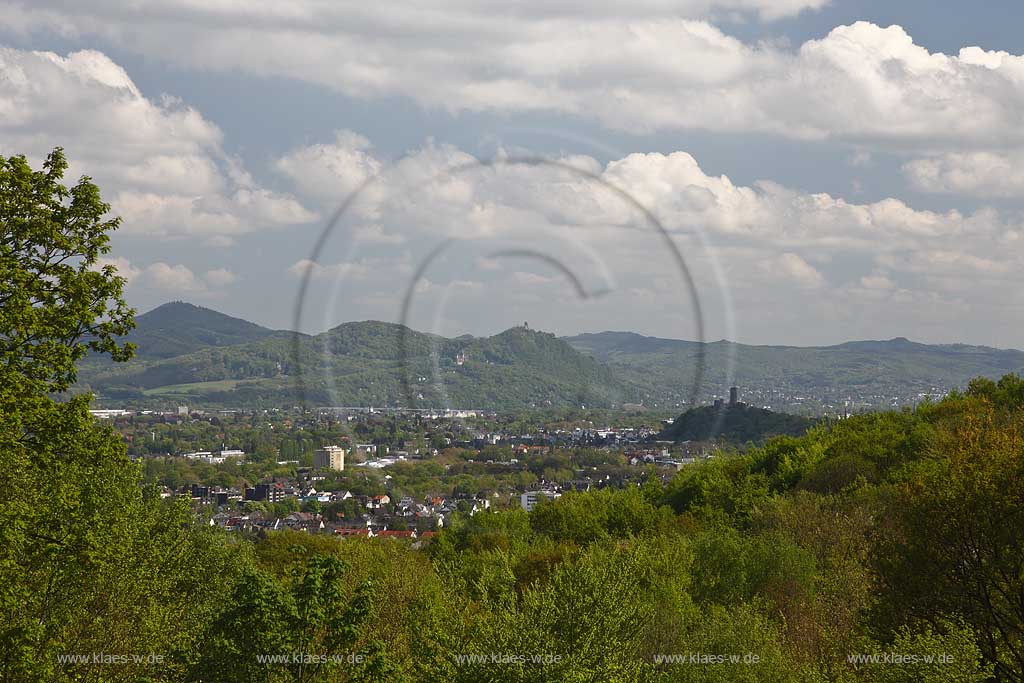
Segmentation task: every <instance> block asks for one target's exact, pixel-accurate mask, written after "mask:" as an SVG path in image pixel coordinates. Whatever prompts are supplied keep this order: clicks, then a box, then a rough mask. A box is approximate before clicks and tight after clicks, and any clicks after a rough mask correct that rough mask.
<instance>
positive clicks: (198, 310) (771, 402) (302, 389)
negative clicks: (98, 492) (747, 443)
mask: <svg viewBox="0 0 1024 683" xmlns="http://www.w3.org/2000/svg"><path fill="white" fill-rule="evenodd" d="M130 340H131V341H133V342H134V343H135V344H137V346H138V352H137V358H136V359H135V360H133V361H131V362H129V363H126V364H113V363H110V362H107V361H102V360H89V359H87V360H86V361H85V362H83V363H82V365H81V368H80V374H79V385H78V387H77V390H79V391H82V390H91V391H93V392H95V393H96V394H97V395H98V396H99V398H100V400H101V401H103V402H105V403H112V404H121V403H125V402H131V403H132V404H134V405H166V404H167V403H171V402H179V403H202V404H204V405H211V406H215V405H219V406H225V407H239V406H262V407H280V406H290V405H295V404H297V403H299V402H302V401H304V402H305V403H306V404H310V405H373V406H389V405H390V406H397V405H402V406H416V407H425V408H426V407H443V406H450V407H478V408H502V409H510V408H514V409H518V408H528V407H547V406H574V405H577V406H578V405H586V406H593V407H606V408H607V407H619V406H622V405H623V404H626V403H632V404H643V405H645V406H648V407H652V408H653V407H657V408H667V407H675V406H680V407H686V405H687V401H689V400H690V399H691V398H692V388H693V381H694V374H695V370H696V368H697V366H698V361H699V358H700V355H701V352H702V351H703V354H704V362H705V373H704V381H703V382H702V384H701V387H700V391H699V393H698V397H697V398H698V404H699V403H711V401H712V399H713V398H715V397H717V396H722V395H723V394H724V392H725V390H726V387H727V386H729V385H730V384H736V385H739V386H740V387H742V391H743V400H745V401H747V402H748V403H750V404H751V405H756V406H770V407H771V408H773V409H774V410H776V411H778V412H797V413H802V414H816V413H820V412H835V411H837V410H841V409H842V408H843V406H845V405H846V404H847V403H849V405H850V406H851V407H853V408H854V409H855V410H861V409H869V408H879V407H886V406H887V405H894V404H893V403H891V401H892V397H896V396H898V397H900V400H901V401H902V403H901V405H906V404H907V403H908V402H916V399H917V398H918V397H919V396H921V395H924V394H935V393H944V392H945V391H947V390H948V389H951V388H953V387H960V386H964V385H966V383H967V382H968V381H969V380H970V379H971V378H972V377H977V376H985V377H998V376H1001V375H1003V374H1007V373H1010V372H1017V373H1020V372H1024V353H1022V352H1020V351H1012V350H1000V349H993V348H988V347H980V346H967V345H962V344H956V345H928V344H918V343H914V342H911V341H908V340H906V339H902V338H899V339H892V340H888V341H857V342H848V343H846V344H840V345H836V346H825V347H807V348H801V347H791V346H750V345H744V344H736V343H733V342H728V341H718V342H710V343H707V344H704V345H703V346H702V345H701V344H698V343H696V342H689V341H680V340H673V339H659V338H656V337H645V336H642V335H638V334H634V333H630V332H602V333H598V334H583V335H578V336H575V337H566V338H563V339H559V338H556V337H555V336H554V335H552V334H548V333H544V332H537V331H534V330H528V329H525V328H522V327H516V328H512V329H510V330H506V331H505V332H502V333H500V334H497V335H494V336H492V337H472V336H470V335H462V336H460V337H456V338H454V339H448V338H445V337H440V336H436V335H429V334H423V333H420V332H416V331H414V330H410V329H408V328H405V327H402V326H401V325H396V324H393V323H384V322H378V321H362V322H350V323H345V324H343V325H339V326H337V327H335V328H333V329H331V330H329V331H327V332H324V333H322V334H319V335H316V336H309V335H301V334H300V335H296V334H295V333H292V332H286V331H277V332H275V331H272V330H268V329H266V328H264V327H260V326H259V325H255V324H253V323H250V322H247V321H245V320H241V319H238V318H233V317H231V316H227V315H224V314H222V313H218V312H216V311H212V310H210V309H206V308H202V307H199V306H193V305H191V304H186V303H181V302H175V303H170V304H165V305H163V306H160V307H159V308H156V309H154V310H152V311H150V312H148V313H146V314H144V315H142V316H139V318H138V328H137V329H136V330H135V331H133V332H132V334H131V336H130ZM296 353H297V355H296ZM730 363H731V364H732V367H733V370H732V373H731V375H730V373H729V372H728V368H729V367H730ZM300 371H301V382H300V381H299V380H300V376H299V375H300ZM805 397H810V398H809V399H807V400H805Z"/></svg>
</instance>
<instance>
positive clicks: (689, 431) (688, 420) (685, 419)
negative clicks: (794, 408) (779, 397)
mask: <svg viewBox="0 0 1024 683" xmlns="http://www.w3.org/2000/svg"><path fill="white" fill-rule="evenodd" d="M813 425H814V420H811V419H810V418H806V417H803V416H800V415H789V414H787V413H776V412H773V411H771V410H767V409H765V408H755V407H753V406H748V405H746V404H743V403H739V404H735V405H728V404H726V405H723V406H721V407H716V406H701V407H699V408H693V409H691V410H687V411H686V412H685V413H683V414H682V415H680V416H679V417H677V418H676V419H675V421H674V422H673V423H672V424H671V425H669V426H668V427H667V428H666V429H665V430H664V431H663V432H662V433H661V435H660V437H659V438H661V439H671V440H672V441H702V440H705V439H709V438H717V439H724V440H726V441H731V442H733V443H746V442H748V441H752V442H754V443H763V442H764V441H765V440H767V439H768V438H769V437H772V436H801V435H802V434H804V432H806V431H807V430H808V429H809V428H810V427H812V426H813Z"/></svg>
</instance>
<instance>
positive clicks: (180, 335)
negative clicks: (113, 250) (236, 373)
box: [128, 301, 273, 358]
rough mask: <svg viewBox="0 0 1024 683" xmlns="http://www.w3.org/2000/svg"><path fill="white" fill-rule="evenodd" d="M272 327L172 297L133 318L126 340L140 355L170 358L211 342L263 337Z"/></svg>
mask: <svg viewBox="0 0 1024 683" xmlns="http://www.w3.org/2000/svg"><path fill="white" fill-rule="evenodd" d="M271 334H273V331H272V330H268V329H267V328H265V327H261V326H260V325H257V324H255V323H251V322H249V321H248V320H242V319H241V318H233V317H231V316H229V315H225V314H223V313H219V312H217V311H214V310H211V309H209V308H203V307H202V306H195V305H193V304H189V303H185V302H183V301H172V302H170V303H166V304H163V305H162V306H158V307H157V308H154V309H153V310H151V311H149V312H147V313H143V314H142V315H140V316H138V317H137V318H136V319H135V329H134V330H132V332H131V334H129V335H128V341H130V342H132V343H133V344H135V346H136V356H138V357H139V358H172V357H174V356H180V355H183V354H186V353H192V352H195V351H198V350H200V349H203V348H207V347H210V346H232V345H235V344H243V343H245V342H251V341H256V340H259V339H263V338H265V337H267V336H269V335H271Z"/></svg>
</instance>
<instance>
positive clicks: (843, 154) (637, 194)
mask: <svg viewBox="0 0 1024 683" xmlns="http://www.w3.org/2000/svg"><path fill="white" fill-rule="evenodd" d="M65 5H66V3H61V2H52V3H50V2H48V1H46V0H43V1H40V2H33V3H30V4H28V3H26V4H21V3H4V2H0V26H3V27H4V28H3V30H0V45H2V46H3V52H2V53H0V54H2V56H0V113H5V114H4V116H3V117H0V154H16V153H24V154H27V155H28V156H29V157H30V158H32V159H34V160H39V159H41V158H42V156H43V155H45V153H46V151H47V150H48V149H49V148H51V147H53V146H55V145H61V146H63V147H65V148H66V150H67V152H68V155H69V157H70V158H71V160H72V162H73V164H74V166H73V171H74V172H75V173H87V174H89V175H92V176H93V177H94V178H95V179H96V180H97V182H98V183H99V184H100V185H101V188H102V189H103V190H104V194H105V196H106V197H107V198H108V200H109V201H111V203H112V204H113V207H114V210H115V211H116V212H117V213H119V214H120V215H122V216H123V217H124V219H125V227H124V229H122V230H121V231H120V232H119V234H118V235H117V236H116V238H115V241H114V247H115V249H114V253H112V254H111V259H113V260H112V262H114V263H115V264H116V265H117V266H118V268H119V270H120V271H121V272H122V274H123V275H125V276H126V277H127V278H128V279H129V284H128V296H129V300H130V302H131V303H132V304H133V305H135V306H137V307H138V308H139V309H141V310H145V309H147V308H150V307H152V306H154V305H157V304H159V303H161V302H163V301H167V300H171V299H185V300H189V301H193V302H195V303H198V304H202V305H207V306H210V307H212V308H216V309H218V310H222V311H224V312H227V313H230V314H233V315H238V316H241V317H244V318H247V319H250V320H254V321H256V322H259V323H262V324H265V325H268V326H271V327H278V328H285V327H289V326H291V324H292V320H293V316H294V312H295V305H296V304H295V302H296V294H297V291H298V287H299V283H300V282H301V280H302V277H303V276H306V277H309V278H310V284H311V286H310V287H309V292H310V295H309V297H308V299H307V300H306V301H305V303H304V307H303V311H304V323H303V327H304V328H305V329H306V330H307V331H319V330H322V329H325V328H326V327H329V326H331V325H334V324H337V323H340V322H342V321H345V320H359V319H367V318H373V319H382V320H399V319H401V311H402V302H403V300H404V299H406V298H408V299H409V300H410V302H411V305H410V306H409V312H410V315H409V317H408V319H407V320H406V321H407V322H409V323H410V324H412V325H413V326H415V327H417V328H419V329H427V330H434V331H437V332H440V333H444V334H451V335H454V334H461V333H464V332H469V333H472V334H489V333H494V332H496V331H500V330H501V329H504V328H507V327H510V326H512V325H514V324H518V323H520V322H522V320H524V319H526V320H529V321H530V322H531V326H533V327H537V328H541V329H547V330H551V331H554V332H556V333H559V334H572V333H577V332H584V331H599V330H603V329H629V330H634V331H637V332H641V333H646V334H655V335H659V336H668V337H680V338H695V337H697V336H699V333H700V332H701V330H702V331H703V336H704V337H705V338H706V339H718V338H723V337H727V338H731V339H738V340H740V341H744V342H748V343H786V344H800V345H808V344H827V343H837V342H841V341H844V340H848V339H863V338H890V337H895V336H906V337H910V338H912V339H916V340H921V341H929V342H969V343H980V344H989V345H995V346H1003V347H1024V333H1022V332H1021V330H1022V329H1024V327H1022V325H1021V322H1022V320H1021V317H1022V315H1024V314H1022V313H1020V311H1022V310H1024V307H1022V306H1021V305H1020V304H1021V303H1024V302H1022V301H1021V298H1022V295H1021V294H1020V292H1021V291H1022V288H1021V287H1020V285H1021V284H1022V283H1021V282H1020V272H1021V266H1022V265H1024V263H1022V260H1024V259H1022V258H1021V253H1020V244H1021V240H1022V239H1024V224H1022V213H1021V201H1020V198H1021V196H1022V191H1024V171H1021V170H1018V169H1020V168H1021V163H1020V162H1021V161H1024V126H1022V125H1021V124H1022V123H1024V121H1022V120H1021V119H1022V118H1024V58H1022V57H1021V56H1020V55H1021V54H1022V53H1024V46H1021V45H1020V44H1019V43H1020V38H1019V35H1015V34H1017V33H1019V32H1018V31H1015V30H1014V27H1019V25H1020V21H1021V19H1022V14H1024V9H1022V8H1021V7H1020V6H1019V4H1018V3H1010V2H988V3H983V4H980V5H977V4H967V3H934V2H931V3H925V2H917V1H908V2H900V3H891V2H832V3H828V2H825V1H824V0H684V1H682V2H677V3H666V2H661V0H647V1H645V2H640V3H636V4H635V6H633V7H631V8H630V10H629V12H628V13H626V12H625V11H624V10H620V9H618V8H617V7H616V5H615V4H614V3H589V4H585V5H580V4H577V3H571V2H552V3H539V2H535V3H534V2H527V3H522V4H518V5H515V6H514V9H508V8H507V7H506V6H505V5H501V4H493V5H492V4H490V3H470V2H459V1H455V0H449V1H448V2H441V3H430V4H420V3H415V2H410V3H395V4H389V5H388V6H387V8H386V9H379V8H374V7H372V6H366V5H365V4H357V3H351V4H349V3H345V2H326V1H322V0H294V2H291V3H278V4H276V5H274V6H272V8H271V7H269V6H268V7H267V8H260V9H258V10H254V9H243V7H244V6H243V5H241V4H238V3H233V2H227V1H226V0H223V1H221V0H211V2H209V3H204V4H202V5H198V4H196V3H191V2H186V1H185V0H180V1H177V0H174V1H171V2H159V3H158V2H135V3H130V4H129V3H118V2H113V1H109V0H85V1H83V2H81V3H76V4H75V5H74V6H73V8H68V7H66V6H65ZM893 25H896V26H893ZM964 48H976V49H967V50H963V49H964ZM962 50H963V51H962ZM496 155H497V156H498V158H506V157H511V158H516V157H517V156H518V155H528V156H541V157H545V158H548V159H551V160H554V161H557V162H558V164H551V165H539V166H537V165H534V166H529V167H527V166H522V165H516V164H503V165H502V164H499V165H498V166H496V167H486V168H465V165H466V164H467V163H468V164H471V163H472V162H475V161H477V160H480V161H488V160H491V159H493V158H495V156H496ZM564 165H568V166H571V167H574V168H580V169H583V170H584V172H582V173H578V174H574V173H572V172H567V171H565V169H564V168H563V166H564ZM453 166H459V167H460V168H463V170H462V171H460V172H459V173H456V174H452V173H450V169H451V168H452V167H453ZM369 178H375V179H374V180H373V181H372V184H371V187H370V190H369V191H368V192H367V193H366V194H365V195H364V196H363V197H362V198H361V199H360V201H359V202H357V203H356V204H355V205H354V206H353V207H352V210H351V211H349V212H348V213H347V214H346V215H345V216H344V217H343V218H342V219H341V220H340V221H339V222H338V224H337V225H335V226H333V234H332V236H331V238H330V240H329V241H328V243H327V248H325V249H324V250H323V251H322V252H320V253H318V254H316V255H315V259H316V262H315V263H312V262H311V259H312V258H313V256H314V255H313V253H312V252H313V248H314V245H315V243H316V240H317V237H318V236H319V235H320V233H321V232H322V231H323V230H324V228H325V225H326V224H327V222H328V219H329V217H330V216H331V215H332V213H333V212H334V211H335V209H336V208H337V207H338V205H339V204H340V203H341V202H342V201H343V200H344V198H345V197H346V196H347V195H348V193H349V192H350V191H351V190H352V189H353V188H355V187H358V186H359V184H360V183H362V182H364V181H366V180H367V179H369ZM612 187H615V188H618V189H621V190H623V191H625V192H626V193H627V194H628V195H629V196H630V197H631V198H632V199H635V200H636V201H637V202H639V204H640V205H642V206H643V207H645V208H646V209H648V210H649V211H650V212H651V213H652V215H654V216H656V217H657V218H658V219H659V220H660V221H661V222H662V224H663V225H664V227H665V229H666V230H667V231H668V233H669V235H670V238H671V239H672V240H673V244H674V245H675V247H676V249H677V250H678V252H679V253H680V254H681V255H682V257H683V259H684V261H685V263H686V265H687V267H688V268H689V270H690V273H691V275H692V277H693V280H694V282H695V283H696V289H697V293H698V296H699V300H700V303H701V308H700V315H699V316H698V315H697V312H696V311H695V310H694V308H693V306H692V305H691V299H690V297H689V296H688V293H687V292H686V291H685V290H686V282H685V278H683V277H681V274H680V272H679V269H678V267H677V266H676V263H675V261H674V259H673V258H672V255H671V253H670V252H671V250H668V249H666V247H665V243H664V242H663V240H662V239H661V236H660V235H659V234H657V231H655V230H653V229H652V227H651V226H650V225H649V224H648V223H647V222H646V221H645V219H644V217H643V216H642V215H640V214H639V213H638V212H637V211H636V207H635V206H631V205H629V203H628V202H624V201H623V200H622V198H621V197H618V198H617V197H616V195H615V193H614V192H613V191H611V190H610V188H612ZM446 240H450V241H451V242H450V247H449V248H446V250H445V251H444V253H443V254H442V255H441V257H440V258H438V259H437V260H436V261H435V262H433V263H431V265H430V267H429V268H427V269H426V270H425V271H424V272H423V273H422V277H420V278H419V279H418V280H417V279H416V274H417V272H419V270H420V266H421V265H422V264H423V262H424V259H425V258H426V257H427V255H428V254H430V253H432V251H433V250H434V249H435V248H436V247H437V245H439V244H442V243H446V242H445V241H446ZM527 252H529V253H534V254H536V255H537V256H538V257H533V258H531V257H529V256H525V255H524V254H526V253H527ZM510 253H515V254H518V256H516V257H509V256H508V254H510ZM540 255H543V256H544V258H539V256H540ZM553 262H557V263H559V264H560V267H554V266H553V265H552V263H553ZM564 269H567V270H568V271H571V272H573V273H574V274H575V275H576V276H577V277H578V278H579V280H580V281H581V282H583V283H584V287H585V289H586V291H588V292H590V293H595V292H596V293H601V294H600V295H598V296H589V295H588V296H586V297H584V298H583V299H580V298H579V297H578V296H577V293H576V292H575V290H574V289H573V287H572V286H571V282H570V281H569V279H568V278H567V277H566V276H565V272H566V271H565V270H564ZM698 323H700V324H698Z"/></svg>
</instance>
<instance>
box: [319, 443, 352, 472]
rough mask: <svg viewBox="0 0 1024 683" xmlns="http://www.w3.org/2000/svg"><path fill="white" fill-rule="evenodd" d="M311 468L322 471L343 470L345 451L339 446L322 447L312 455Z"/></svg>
mask: <svg viewBox="0 0 1024 683" xmlns="http://www.w3.org/2000/svg"><path fill="white" fill-rule="evenodd" d="M313 467H315V468H317V469H322V470H336V471H338V472H340V471H342V470H344V469H345V449H344V448H342V447H341V446H324V447H323V448H318V449H317V450H316V451H314V453H313Z"/></svg>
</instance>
